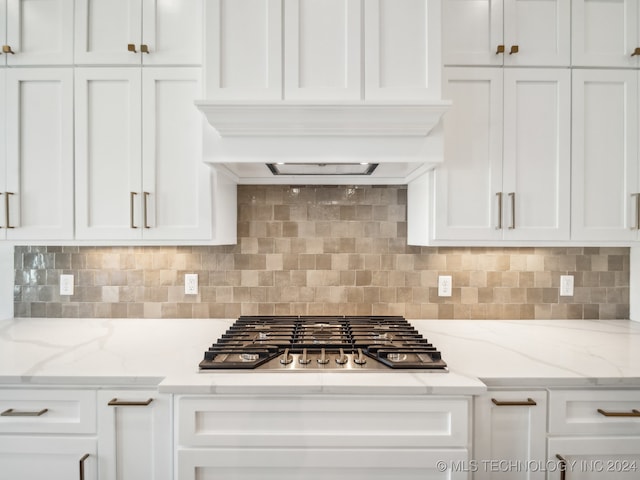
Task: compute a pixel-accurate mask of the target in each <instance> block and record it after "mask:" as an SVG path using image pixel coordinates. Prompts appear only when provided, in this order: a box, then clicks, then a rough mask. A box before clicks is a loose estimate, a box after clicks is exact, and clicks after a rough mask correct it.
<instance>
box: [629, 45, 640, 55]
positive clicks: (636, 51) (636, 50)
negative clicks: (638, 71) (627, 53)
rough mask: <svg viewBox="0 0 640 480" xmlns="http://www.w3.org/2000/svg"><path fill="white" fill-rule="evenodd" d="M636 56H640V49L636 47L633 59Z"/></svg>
mask: <svg viewBox="0 0 640 480" xmlns="http://www.w3.org/2000/svg"><path fill="white" fill-rule="evenodd" d="M636 55H640V47H636V48H635V49H634V50H633V53H632V54H631V56H632V57H635V56H636Z"/></svg>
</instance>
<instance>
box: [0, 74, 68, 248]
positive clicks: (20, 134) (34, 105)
mask: <svg viewBox="0 0 640 480" xmlns="http://www.w3.org/2000/svg"><path fill="white" fill-rule="evenodd" d="M6 102H7V103H6V115H7V116H6V122H7V125H6V136H7V143H6V147H7V148H6V155H7V168H6V172H7V177H6V191H5V193H4V195H3V198H2V201H4V202H7V201H8V205H9V208H8V209H3V211H4V212H5V213H6V212H7V210H8V213H9V219H7V218H4V223H3V226H5V227H6V226H8V225H10V227H11V228H9V229H7V231H6V238H7V239H16V240H17V239H21V240H27V239H28V240H32V239H33V240H63V239H71V238H73V73H72V70H71V69H70V68H49V69H29V68H18V69H15V68H12V69H7V72H6ZM7 195H8V197H7ZM5 205H6V203H5ZM3 216H4V215H3Z"/></svg>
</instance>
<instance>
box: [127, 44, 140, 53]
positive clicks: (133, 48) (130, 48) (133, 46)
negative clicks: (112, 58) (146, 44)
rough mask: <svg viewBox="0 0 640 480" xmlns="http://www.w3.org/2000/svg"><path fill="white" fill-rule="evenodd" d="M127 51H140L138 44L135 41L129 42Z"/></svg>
mask: <svg viewBox="0 0 640 480" xmlns="http://www.w3.org/2000/svg"><path fill="white" fill-rule="evenodd" d="M127 51H129V52H131V53H138V51H137V50H136V46H135V44H133V43H128V44H127Z"/></svg>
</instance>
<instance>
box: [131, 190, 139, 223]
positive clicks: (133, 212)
mask: <svg viewBox="0 0 640 480" xmlns="http://www.w3.org/2000/svg"><path fill="white" fill-rule="evenodd" d="M136 195H138V194H137V193H136V192H131V195H130V196H129V218H130V220H131V223H130V225H129V226H130V227H131V228H138V227H137V226H136V224H135V222H134V220H133V217H134V216H135V201H136Z"/></svg>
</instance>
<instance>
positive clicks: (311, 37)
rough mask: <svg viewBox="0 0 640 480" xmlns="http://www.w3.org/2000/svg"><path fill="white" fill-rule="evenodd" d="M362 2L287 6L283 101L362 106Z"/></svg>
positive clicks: (298, 0)
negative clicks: (347, 102) (351, 102)
mask: <svg viewBox="0 0 640 480" xmlns="http://www.w3.org/2000/svg"><path fill="white" fill-rule="evenodd" d="M361 12H362V3H361V2H360V0H284V58H285V62H284V98H285V99H287V100H326V99H330V100H359V99H360V95H361V93H360V92H361V85H360V83H361V78H362V61H361V31H362V30H361V14H362V13H361Z"/></svg>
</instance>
